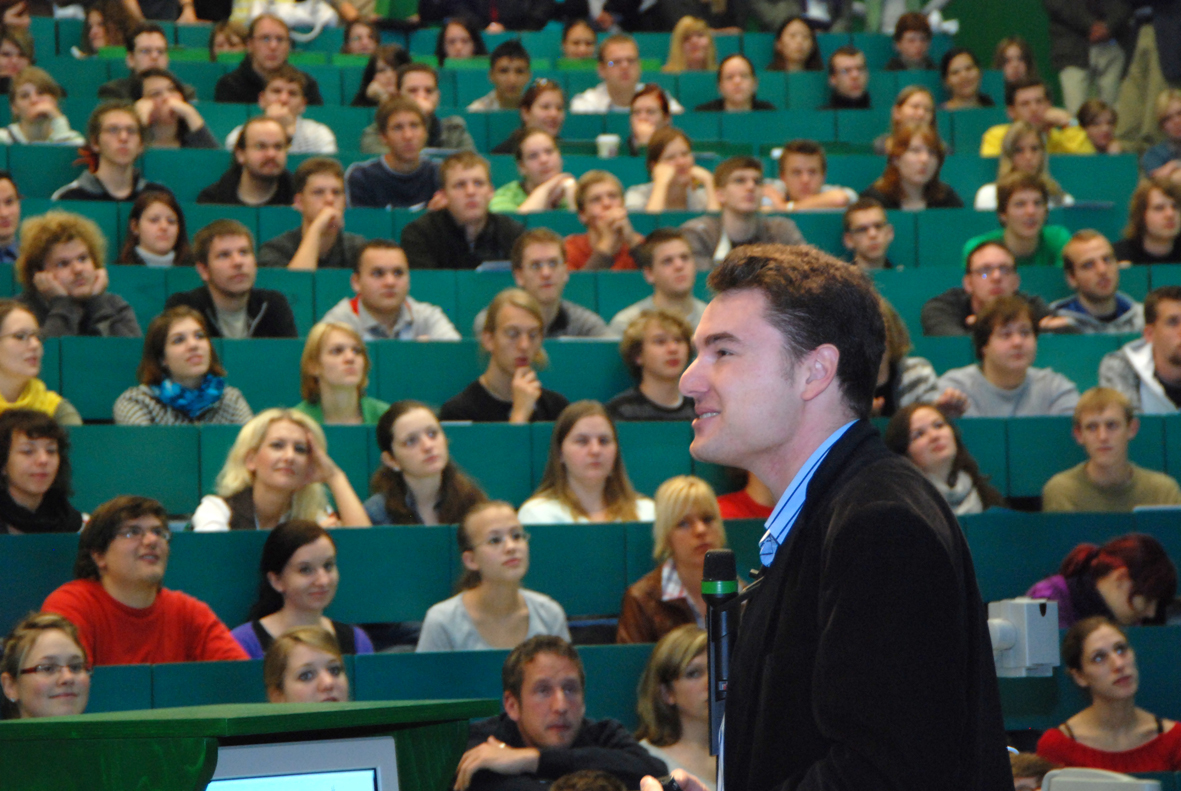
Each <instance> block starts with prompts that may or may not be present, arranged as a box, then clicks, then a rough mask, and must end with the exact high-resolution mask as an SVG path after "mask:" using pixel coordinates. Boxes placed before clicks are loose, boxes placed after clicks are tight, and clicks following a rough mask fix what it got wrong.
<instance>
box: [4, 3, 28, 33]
mask: <svg viewBox="0 0 1181 791" xmlns="http://www.w3.org/2000/svg"><path fill="white" fill-rule="evenodd" d="M3 22H4V27H19V28H24V29H25V30H28V28H29V24H30V23H31V22H32V20H31V19H29V6H28V4H27V3H25V2H24V0H21V2H19V3H13V4H12V5H10V6H9V7H8V8H6V9H4V19H3Z"/></svg>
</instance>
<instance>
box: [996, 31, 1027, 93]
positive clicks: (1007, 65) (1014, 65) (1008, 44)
mask: <svg viewBox="0 0 1181 791" xmlns="http://www.w3.org/2000/svg"><path fill="white" fill-rule="evenodd" d="M992 67H993V68H994V69H999V70H1000V72H1001V76H1002V77H1004V79H1005V87H1008V86H1009V85H1011V84H1013V83H1015V82H1018V81H1019V80H1024V79H1026V78H1028V77H1033V78H1034V79H1037V77H1038V70H1037V62H1036V61H1035V60H1034V57H1033V47H1031V46H1029V42H1028V41H1026V40H1025V39H1023V38H1022V37H1021V36H1007V37H1006V38H1003V39H1001V40H1000V41H998V42H997V44H996V49H995V50H993V55H992Z"/></svg>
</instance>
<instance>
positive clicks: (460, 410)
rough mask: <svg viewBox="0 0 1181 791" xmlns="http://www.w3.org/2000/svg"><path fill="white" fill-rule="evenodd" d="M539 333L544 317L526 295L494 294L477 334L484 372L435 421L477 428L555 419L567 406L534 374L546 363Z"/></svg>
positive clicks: (512, 292) (512, 290) (521, 292)
mask: <svg viewBox="0 0 1181 791" xmlns="http://www.w3.org/2000/svg"><path fill="white" fill-rule="evenodd" d="M544 330H545V314H543V313H542V311H541V305H540V304H538V302H537V300H536V299H534V298H533V296H532V295H531V294H530V293H529V292H528V291H525V290H524V289H522V288H506V289H505V290H504V291H501V292H500V293H499V294H497V295H496V298H495V299H493V300H492V304H490V305H489V306H488V313H487V316H486V318H485V320H484V327H483V329H482V330H481V331H480V347H481V348H482V349H483V350H484V351H485V352H487V353H488V356H489V360H488V367H487V369H485V371H484V373H482V374H481V375H480V377H479V378H478V379H477V380H476V381H474V382H472V383H471V384H470V385H468V386H467V387H466V388H464V390H463V392H461V393H459V394H458V395H456V396H454V397H452V398H450V399H449V400H448V401H447V403H445V404H443V408H442V409H441V410H440V411H439V417H440V418H441V419H442V420H471V421H475V422H477V423H482V422H498V421H508V422H509V423H532V422H535V421H539V422H547V421H550V420H556V419H557V417H558V416H559V415H560V414H561V413H562V410H564V409H565V408H566V405H567V404H568V403H569V402H568V401H567V400H566V397H565V396H564V395H562V394H561V393H555V392H554V391H553V390H546V389H545V388H544V387H542V386H541V381H540V380H539V379H538V378H537V373H536V371H535V370H534V366H539V367H540V366H541V365H544V363H545V362H546V361H547V358H546V356H545V352H544V351H543V350H542V348H541V341H542V338H544V337H545V332H544Z"/></svg>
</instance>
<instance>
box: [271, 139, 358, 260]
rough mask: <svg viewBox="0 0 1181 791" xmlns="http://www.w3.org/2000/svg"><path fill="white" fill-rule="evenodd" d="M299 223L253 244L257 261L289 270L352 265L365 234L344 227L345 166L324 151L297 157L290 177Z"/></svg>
mask: <svg viewBox="0 0 1181 791" xmlns="http://www.w3.org/2000/svg"><path fill="white" fill-rule="evenodd" d="M291 187H292V189H293V190H294V191H295V198H294V200H293V204H292V205H293V207H294V208H295V210H296V211H298V212H299V214H300V224H299V227H298V228H292V229H291V230H290V231H286V232H284V233H281V234H279V235H278V236H276V237H275V238H273V239H271V240H269V241H267V242H265V243H264V244H263V246H262V247H260V248H259V250H258V265H259V266H273V267H286V268H287V269H291V270H304V271H315V270H317V269H324V268H328V269H351V268H354V267H355V266H356V263H357V257H358V255H360V252H361V248H363V247H364V246H365V241H366V240H365V237H364V236H361V235H360V234H355V233H349V232H347V231H345V230H344V208H345V207H344V204H345V196H344V170H343V169H342V168H341V167H340V163H339V162H337V161H336V160H335V159H329V158H328V157H310V158H308V159H305V160H304V161H303V162H301V163H299V167H297V168H296V169H295V174H294V175H293V176H292V178H291Z"/></svg>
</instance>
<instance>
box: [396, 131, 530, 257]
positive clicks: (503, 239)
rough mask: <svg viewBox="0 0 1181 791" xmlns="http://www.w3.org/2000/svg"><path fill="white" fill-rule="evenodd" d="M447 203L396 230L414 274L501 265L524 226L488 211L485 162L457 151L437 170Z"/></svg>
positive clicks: (489, 182) (488, 183) (488, 184)
mask: <svg viewBox="0 0 1181 791" xmlns="http://www.w3.org/2000/svg"><path fill="white" fill-rule="evenodd" d="M439 178H440V180H441V181H442V182H443V194H444V196H446V199H447V203H446V206H445V207H444V208H442V209H432V210H430V211H428V212H426V213H425V214H423V215H422V216H421V217H419V218H418V219H416V220H414V221H413V222H411V223H410V224H409V225H407V226H406V227H405V228H403V229H402V247H403V249H404V250H405V251H406V257H407V258H408V259H409V261H410V263H411V265H412V266H414V267H415V268H416V269H468V270H471V269H475V268H477V267H478V266H479V265H480V264H482V263H484V262H485V261H507V260H508V258H509V254H510V251H511V250H512V247H513V243H514V242H516V241H517V237H518V236H520V235H521V234H522V233H524V231H525V226H523V225H521V223H519V222H518V221H516V220H514V219H513V218H511V217H508V216H506V215H503V214H493V213H490V212H489V211H488V204H489V202H490V201H491V200H492V192H493V190H492V171H491V169H490V168H489V166H488V160H486V159H484V158H483V157H482V156H480V155H479V154H475V153H472V152H470V151H460V152H459V153H457V154H452V155H451V156H449V157H447V158H446V159H445V160H443V164H442V165H440V166H439Z"/></svg>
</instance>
